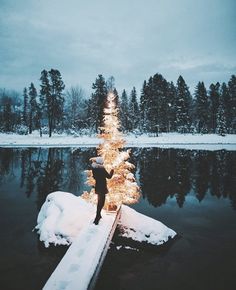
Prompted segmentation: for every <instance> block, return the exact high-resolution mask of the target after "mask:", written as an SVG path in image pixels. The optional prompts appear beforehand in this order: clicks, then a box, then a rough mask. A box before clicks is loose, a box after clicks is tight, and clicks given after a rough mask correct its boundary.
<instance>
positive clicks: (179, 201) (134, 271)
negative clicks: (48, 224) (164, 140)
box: [0, 148, 236, 290]
mask: <svg viewBox="0 0 236 290" xmlns="http://www.w3.org/2000/svg"><path fill="white" fill-rule="evenodd" d="M132 152H133V154H132V162H133V163H134V164H136V172H135V174H136V177H137V180H138V181H139V183H140V187H141V190H142V198H141V200H140V202H139V203H138V204H136V205H134V206H133V207H134V208H135V209H137V210H138V211H139V212H142V213H144V214H146V215H148V216H150V217H153V218H155V219H158V220H160V221H162V222H163V223H165V224H166V225H167V226H169V227H171V228H172V229H174V230H175V231H176V232H177V233H178V238H177V239H176V240H174V241H173V242H171V243H168V244H167V245H166V246H165V247H163V248H158V249H156V248H152V247H147V246H145V245H142V246H139V245H132V244H131V245H132V246H135V247H136V248H138V249H139V251H134V250H127V249H124V248H122V249H120V250H117V248H116V246H118V245H124V243H125V244H127V243H128V244H129V243H130V242H129V241H124V240H122V239H120V238H119V237H118V236H117V235H116V236H115V237H114V240H113V245H112V246H111V249H110V250H109V252H108V255H107V258H106V260H105V263H104V266H103V269H102V272H101V275H100V278H99V281H98V283H97V287H96V290H100V289H102V290H105V289H112V290H115V289H146V290H149V289H150V290H151V289H160V290H165V289H181V290H183V289H196V290H198V289H206V290H211V289H212V290H217V289H219V290H221V289H227V290H231V289H235V285H236V191H235V189H236V186H235V185H236V178H235V172H236V152H230V151H215V152H209V151H187V150H176V149H158V148H144V149H140V148H139V149H135V148H133V149H132ZM94 154H95V149H94V148H89V149H86V148H84V149H76V150H73V149H71V148H64V149H58V148H50V149H39V148H37V149H34V148H24V149H22V148H21V149H7V148H2V149H0V176H1V177H0V229H1V237H0V249H1V255H0V285H1V289H4V290H8V289H9V290H10V289H11V290H13V289H24V290H28V289H29V290H31V289H32V290H38V289H41V288H42V286H43V285H44V283H45V282H46V280H47V278H48V277H49V276H50V274H51V272H52V271H53V269H54V268H55V267H56V265H57V263H58V262H59V261H60V259H61V257H62V256H63V255H64V253H65V251H66V248H64V247H50V248H49V249H45V248H44V247H43V246H42V244H41V243H40V242H39V241H38V236H37V234H36V233H35V232H32V229H33V227H34V226H35V225H36V219H37V215H38V211H39V209H40V207H41V205H42V204H43V202H44V201H45V198H46V196H47V194H48V193H50V192H52V191H55V190H62V191H69V192H72V193H74V194H75V195H80V194H81V193H82V192H83V190H85V189H86V187H85V185H84V181H85V179H86V176H85V173H84V170H85V169H86V168H87V167H88V159H89V158H90V157H91V156H94Z"/></svg>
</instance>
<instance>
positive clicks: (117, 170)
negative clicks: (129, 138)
mask: <svg viewBox="0 0 236 290" xmlns="http://www.w3.org/2000/svg"><path fill="white" fill-rule="evenodd" d="M103 122H104V124H103V127H100V131H101V133H100V135H99V136H98V137H99V138H102V139H103V143H101V144H100V145H99V146H98V148H97V153H98V156H102V157H103V159H104V166H105V168H106V170H107V171H108V172H110V170H111V169H112V168H113V169H114V175H113V177H112V178H111V179H108V180H107V185H108V191H109V192H108V194H107V195H106V203H105V209H106V210H109V211H113V210H116V209H117V207H118V206H119V205H120V204H122V203H125V204H132V203H136V202H137V201H138V199H139V196H140V194H139V187H138V185H137V183H136V181H135V178H134V175H133V173H131V170H132V169H133V168H134V165H133V164H131V163H130V162H128V161H127V160H128V159H129V155H130V151H131V150H126V151H121V150H122V149H123V148H124V144H125V140H124V139H123V136H122V133H121V132H120V131H119V128H120V123H119V120H118V109H117V108H116V96H115V95H114V94H113V93H112V92H110V93H108V96H107V102H106V107H105V108H104V117H103ZM87 174H88V179H87V184H88V185H90V186H94V185H95V180H94V178H93V176H92V170H87ZM82 197H83V198H84V199H86V200H88V201H90V202H96V200H97V199H96V194H95V193H94V188H93V189H92V190H91V191H90V192H84V193H83V195H82Z"/></svg>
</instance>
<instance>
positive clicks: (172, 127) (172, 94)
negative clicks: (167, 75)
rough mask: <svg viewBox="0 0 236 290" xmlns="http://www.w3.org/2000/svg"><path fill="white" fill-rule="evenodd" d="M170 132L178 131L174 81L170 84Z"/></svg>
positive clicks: (168, 114)
mask: <svg viewBox="0 0 236 290" xmlns="http://www.w3.org/2000/svg"><path fill="white" fill-rule="evenodd" d="M167 117H168V132H173V131H176V87H175V85H174V83H173V82H170V83H169V84H168V113H167Z"/></svg>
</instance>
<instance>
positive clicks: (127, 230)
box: [119, 205, 176, 245]
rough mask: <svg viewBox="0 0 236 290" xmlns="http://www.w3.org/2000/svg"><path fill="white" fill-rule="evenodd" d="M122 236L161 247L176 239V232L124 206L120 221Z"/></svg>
mask: <svg viewBox="0 0 236 290" xmlns="http://www.w3.org/2000/svg"><path fill="white" fill-rule="evenodd" d="M119 225H120V228H121V235H122V236H123V237H126V238H131V239H132V240H134V241H137V242H147V243H149V244H152V245H161V244H164V243H165V242H167V241H168V240H169V238H174V237H175V235H176V232H175V231H173V230H172V229H169V228H168V227H167V226H165V225H164V224H163V223H161V222H159V221H157V220H155V219H153V218H150V217H148V216H146V215H144V214H141V213H139V212H137V211H136V210H134V209H132V208H130V207H128V206H126V205H123V206H122V214H121V219H120V221H119Z"/></svg>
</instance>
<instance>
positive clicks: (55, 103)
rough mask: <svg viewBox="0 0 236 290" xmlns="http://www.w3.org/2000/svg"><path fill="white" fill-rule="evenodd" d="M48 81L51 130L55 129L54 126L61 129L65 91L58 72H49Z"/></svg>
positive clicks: (52, 70)
mask: <svg viewBox="0 0 236 290" xmlns="http://www.w3.org/2000/svg"><path fill="white" fill-rule="evenodd" d="M48 73H49V80H50V90H51V104H50V105H51V109H52V128H51V129H55V128H56V126H57V127H58V126H60V127H61V128H63V121H64V116H63V112H64V102H65V98H64V95H63V90H64V89H65V84H64V82H63V80H62V76H61V73H60V71H59V70H57V69H51V70H50V71H49V72H48Z"/></svg>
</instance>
